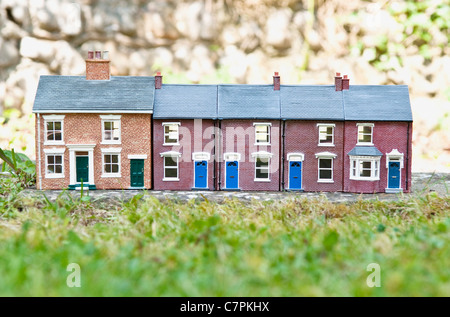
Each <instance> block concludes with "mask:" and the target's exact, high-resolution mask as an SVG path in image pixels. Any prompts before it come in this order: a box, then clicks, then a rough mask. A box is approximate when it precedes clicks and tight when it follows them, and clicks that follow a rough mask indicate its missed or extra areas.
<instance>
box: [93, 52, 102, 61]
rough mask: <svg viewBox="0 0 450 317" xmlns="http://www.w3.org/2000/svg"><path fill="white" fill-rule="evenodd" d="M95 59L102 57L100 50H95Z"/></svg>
mask: <svg viewBox="0 0 450 317" xmlns="http://www.w3.org/2000/svg"><path fill="white" fill-rule="evenodd" d="M95 59H102V51H95Z"/></svg>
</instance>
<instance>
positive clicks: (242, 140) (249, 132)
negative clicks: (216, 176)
mask: <svg viewBox="0 0 450 317" xmlns="http://www.w3.org/2000/svg"><path fill="white" fill-rule="evenodd" d="M258 122H259V123H269V124H271V126H270V145H262V146H258V145H255V127H254V123H258ZM221 131H222V138H221V142H220V143H221V146H220V160H221V161H223V158H224V154H225V153H239V154H240V156H241V159H240V161H239V170H238V171H239V189H241V190H261V191H277V190H279V180H280V169H279V166H280V164H279V157H280V121H279V120H223V121H222V122H221ZM260 151H264V152H268V153H271V154H273V155H272V157H271V159H270V163H269V180H270V181H256V180H255V157H254V156H252V153H256V152H260ZM225 169H226V167H225V162H221V163H220V183H221V186H220V188H221V189H225V188H226V184H225V177H226V176H225V173H226V171H225Z"/></svg>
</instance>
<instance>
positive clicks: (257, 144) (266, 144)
mask: <svg viewBox="0 0 450 317" xmlns="http://www.w3.org/2000/svg"><path fill="white" fill-rule="evenodd" d="M253 145H256V146H270V145H271V144H270V143H255V144H253Z"/></svg>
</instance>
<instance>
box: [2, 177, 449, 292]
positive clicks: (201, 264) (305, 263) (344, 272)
mask: <svg viewBox="0 0 450 317" xmlns="http://www.w3.org/2000/svg"><path fill="white" fill-rule="evenodd" d="M0 185H1V184H0ZM2 188H3V191H2V189H0V203H1V202H2V201H3V205H0V206H1V207H0V214H1V216H0V296H420V295H423V296H450V270H449V267H450V247H449V245H450V244H449V242H450V214H449V210H450V199H449V197H448V196H446V197H440V196H438V195H437V194H435V193H432V194H428V195H424V196H421V197H416V198H408V199H406V198H405V199H404V200H399V201H395V202H381V201H362V200H361V201H358V202H356V203H353V204H334V203H331V202H328V201H326V200H306V199H296V200H294V199H292V200H286V201H283V202H267V203H261V202H256V201H255V202H252V203H242V202H239V201H237V200H230V201H227V202H226V203H224V204H217V203H213V202H208V201H204V202H194V201H190V202H188V203H176V202H173V201H166V202H160V201H158V200H156V199H155V198H151V197H150V198H147V197H146V196H144V197H141V196H136V197H135V198H134V199H132V200H131V201H129V202H123V203H121V204H116V205H101V204H96V205H94V204H92V203H91V202H90V199H89V197H88V196H84V197H83V198H78V199H74V198H70V196H69V195H67V194H66V193H63V194H61V195H60V197H59V198H58V199H57V201H56V202H50V201H47V200H46V199H45V198H43V199H41V200H39V199H35V198H34V199H32V198H26V197H23V196H21V195H18V194H16V195H15V196H14V197H13V198H11V197H10V195H11V193H12V192H14V190H11V189H7V188H6V186H5V184H3V187H2ZM69 263H77V264H79V265H80V268H81V287H80V288H76V287H74V288H70V287H68V286H67V285H66V279H67V277H68V275H69V274H70V273H71V272H68V271H67V270H66V268H67V265H68V264H69ZM370 263H378V264H379V265H380V267H381V287H374V288H370V287H368V286H367V284H366V279H367V277H368V275H369V274H370V273H371V272H368V271H367V270H366V268H367V266H368V265H369V264H370Z"/></svg>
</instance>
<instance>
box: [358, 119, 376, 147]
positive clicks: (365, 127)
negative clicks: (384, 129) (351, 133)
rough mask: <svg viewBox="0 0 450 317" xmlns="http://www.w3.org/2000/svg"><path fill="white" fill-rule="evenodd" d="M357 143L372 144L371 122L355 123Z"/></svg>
mask: <svg viewBox="0 0 450 317" xmlns="http://www.w3.org/2000/svg"><path fill="white" fill-rule="evenodd" d="M356 125H357V127H358V143H357V144H358V145H373V127H374V124H373V123H357V124H356Z"/></svg>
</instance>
